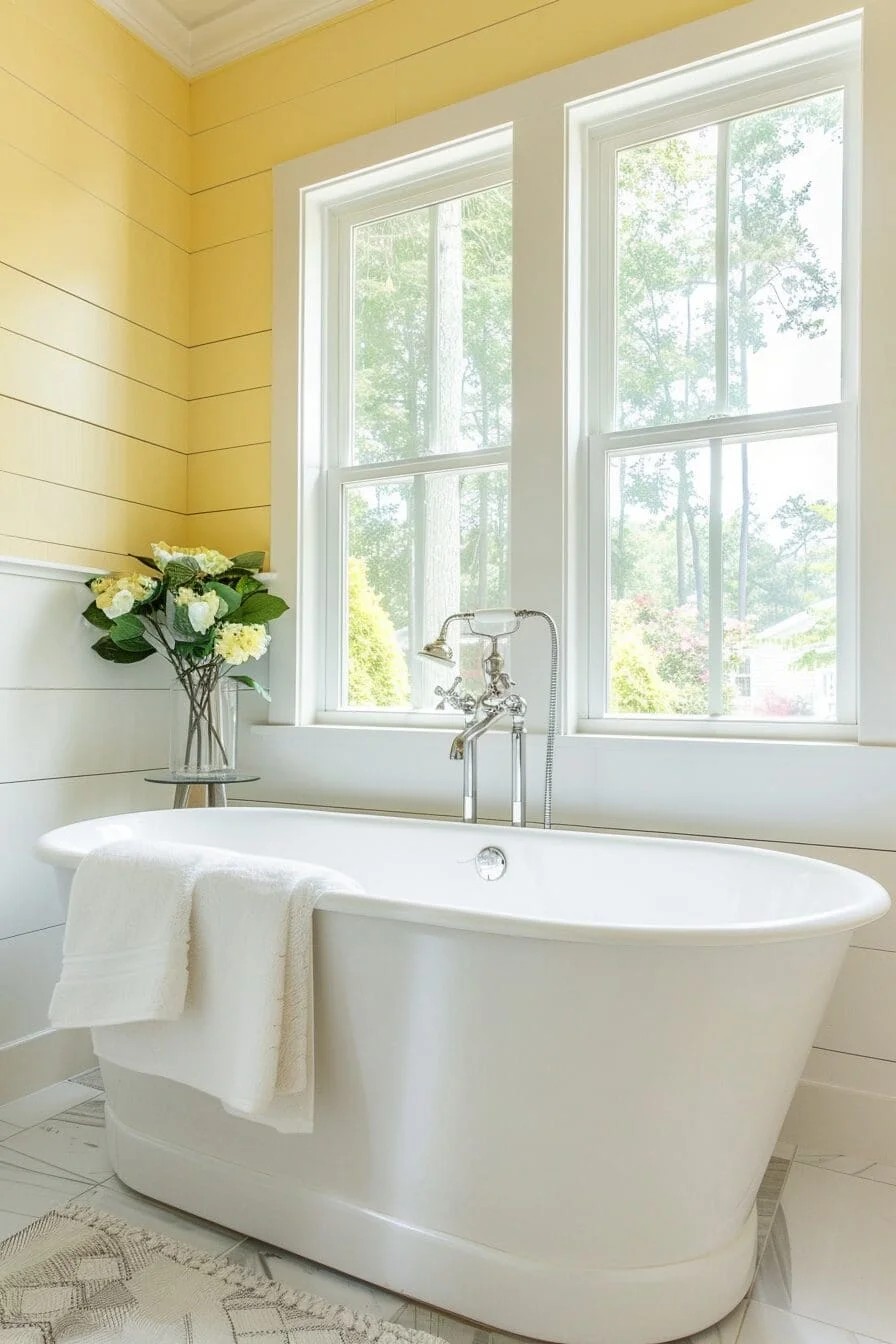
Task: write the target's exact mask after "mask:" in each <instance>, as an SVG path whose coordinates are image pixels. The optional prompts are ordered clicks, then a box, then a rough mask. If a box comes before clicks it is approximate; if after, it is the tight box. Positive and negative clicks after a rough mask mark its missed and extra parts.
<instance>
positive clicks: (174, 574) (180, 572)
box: [162, 557, 199, 588]
mask: <svg viewBox="0 0 896 1344" xmlns="http://www.w3.org/2000/svg"><path fill="white" fill-rule="evenodd" d="M162 572H163V574H164V576H165V581H166V583H167V584H168V587H169V588H183V587H186V586H189V585H190V584H191V583H195V581H196V575H197V574H198V573H199V566H198V564H197V563H196V561H195V560H191V559H190V558H189V557H187V559H186V560H172V561H170V563H169V564H167V565H166V566H165V568H164V570H163V571H162Z"/></svg>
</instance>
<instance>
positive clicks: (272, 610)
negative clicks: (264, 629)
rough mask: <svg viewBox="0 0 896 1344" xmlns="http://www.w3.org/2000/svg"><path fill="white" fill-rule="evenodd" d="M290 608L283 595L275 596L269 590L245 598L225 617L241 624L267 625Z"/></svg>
mask: <svg viewBox="0 0 896 1344" xmlns="http://www.w3.org/2000/svg"><path fill="white" fill-rule="evenodd" d="M288 610H289V608H288V606H287V604H286V603H285V602H284V601H283V598H282V597H274V596H273V594H272V593H267V592H255V593H250V594H249V596H248V597H245V598H243V601H242V603H241V604H240V606H238V607H237V608H235V610H233V611H231V612H230V613H229V614H228V615H227V616H225V618H224V619H225V620H226V621H232V622H234V623H239V624H240V625H267V623H268V621H275V620H276V619H277V617H278V616H282V615H283V613H284V611H288Z"/></svg>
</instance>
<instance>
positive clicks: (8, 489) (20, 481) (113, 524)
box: [0, 471, 185, 555]
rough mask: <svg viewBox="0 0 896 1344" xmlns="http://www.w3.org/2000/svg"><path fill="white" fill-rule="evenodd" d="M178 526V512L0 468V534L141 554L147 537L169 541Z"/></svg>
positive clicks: (180, 524) (181, 523)
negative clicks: (108, 496) (153, 507)
mask: <svg viewBox="0 0 896 1344" xmlns="http://www.w3.org/2000/svg"><path fill="white" fill-rule="evenodd" d="M184 527H185V521H184V517H183V515H182V514H180V513H174V512H172V511H169V510H166V509H152V508H148V507H146V506H145V505H142V504H131V503H129V502H127V501H123V500H119V499H111V498H107V497H106V496H104V495H96V494H91V493H90V492H88V491H85V490H73V489H70V488H69V487H67V486H62V485H56V484H55V483H54V482H51V481H40V480H33V479H31V478H30V477H25V476H17V475H14V474H13V473H12V472H7V471H0V534H4V535H6V536H8V537H17V536H26V537H29V538H30V539H31V540H33V541H46V542H50V543H52V544H53V545H54V546H61V547H81V548H88V549H92V550H97V551H107V552H110V553H113V554H116V555H127V554H128V552H129V551H136V552H137V553H138V554H140V555H145V554H146V548H147V546H148V545H149V543H150V542H151V541H158V540H167V541H174V540H175V539H176V538H177V536H178V534H179V533H180V534H181V537H182V533H183V529H184Z"/></svg>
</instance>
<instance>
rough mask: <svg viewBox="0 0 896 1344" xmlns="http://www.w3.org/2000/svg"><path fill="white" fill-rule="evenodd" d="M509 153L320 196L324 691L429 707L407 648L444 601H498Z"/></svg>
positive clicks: (445, 607) (336, 700) (503, 592)
mask: <svg viewBox="0 0 896 1344" xmlns="http://www.w3.org/2000/svg"><path fill="white" fill-rule="evenodd" d="M510 176H511V172H510V162H509V156H507V155H506V154H505V153H503V152H502V153H501V154H500V155H498V156H494V155H493V156H491V157H490V158H488V160H487V161H486V162H484V163H483V162H478V163H467V164H460V165H458V166H456V167H454V168H452V169H451V170H448V171H442V172H436V173H433V172H432V171H431V170H427V167H426V163H425V161H424V163H423V165H422V166H421V169H420V173H419V176H418V177H417V178H416V179H413V180H411V181H409V182H408V181H405V182H404V183H402V184H401V185H400V186H398V187H395V186H392V187H386V188H385V189H383V188H381V189H379V190H377V189H376V187H375V186H374V188H373V189H371V188H370V186H369V185H368V186H366V187H365V189H364V191H363V194H359V195H357V196H356V197H354V198H352V199H349V200H347V201H345V202H343V203H341V204H340V205H339V207H338V208H337V209H333V210H332V211H331V212H330V213H329V219H328V238H327V266H326V271H327V273H326V280H325V293H326V300H325V304H324V319H323V320H324V327H325V331H324V339H325V348H326V351H327V367H326V375H325V385H326V396H325V399H324V401H325V412H324V420H325V423H324V425H323V449H324V451H323V468H324V470H323V478H324V494H325V497H326V501H325V513H326V518H325V524H324V532H325V554H326V562H325V565H324V566H323V570H324V572H323V575H322V587H323V593H322V602H323V607H324V611H325V620H324V623H323V625H324V629H325V645H326V647H325V662H326V667H325V669H324V676H323V682H324V688H325V702H326V703H325V706H324V708H325V709H327V710H329V711H335V712H339V713H342V712H345V711H364V712H367V713H370V712H374V713H379V712H383V711H385V712H392V713H395V712H407V711H412V710H425V709H432V708H434V707H435V700H434V694H435V683H436V682H438V681H439V676H438V673H437V671H435V672H433V671H430V670H429V669H428V666H427V664H426V663H424V662H423V661H422V660H420V659H419V658H417V657H416V656H415V653H416V651H417V650H419V649H420V648H421V646H422V645H423V644H424V643H426V642H427V641H428V640H430V639H432V638H433V637H434V636H435V634H436V633H437V632H438V630H439V627H440V625H441V623H442V621H443V619H444V618H445V616H447V615H448V614H449V613H450V612H455V611H458V610H462V609H468V608H471V607H473V608H482V607H503V606H506V604H507V600H508V548H509V546H508V543H509V539H508V520H509V499H508V469H509V457H510V378H511V251H512V230H513V213H512V189H511V183H510Z"/></svg>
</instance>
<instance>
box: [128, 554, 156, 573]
mask: <svg viewBox="0 0 896 1344" xmlns="http://www.w3.org/2000/svg"><path fill="white" fill-rule="evenodd" d="M128 555H129V556H130V558H131V559H132V560H139V562H140V564H141V565H145V566H146V568H147V569H151V570H152V571H153V573H154V574H159V573H161V571H160V569H159V567H158V565H157V564H156V562H155V560H153V558H152V556H151V555H135V554H134V552H133V551H128Z"/></svg>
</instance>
